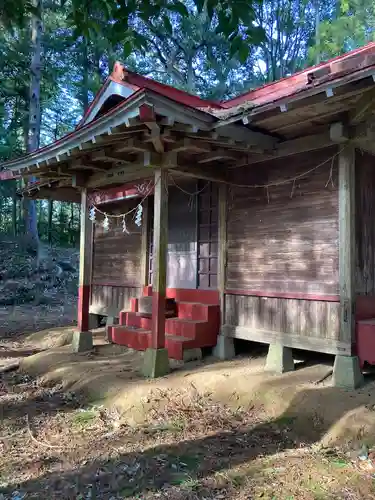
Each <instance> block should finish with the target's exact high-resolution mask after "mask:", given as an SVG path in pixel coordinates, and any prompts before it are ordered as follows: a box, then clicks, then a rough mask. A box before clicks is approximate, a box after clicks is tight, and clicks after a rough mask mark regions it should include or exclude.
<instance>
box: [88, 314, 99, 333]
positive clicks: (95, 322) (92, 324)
mask: <svg viewBox="0 0 375 500" xmlns="http://www.w3.org/2000/svg"><path fill="white" fill-rule="evenodd" d="M96 328H99V316H98V315H97V314H91V313H90V314H89V330H95V329H96Z"/></svg>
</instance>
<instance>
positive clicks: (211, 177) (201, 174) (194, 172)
mask: <svg viewBox="0 0 375 500" xmlns="http://www.w3.org/2000/svg"><path fill="white" fill-rule="evenodd" d="M170 171H171V172H173V173H175V174H178V175H181V176H183V177H190V178H193V179H203V180H206V181H211V182H220V183H224V184H225V183H228V179H227V177H226V175H225V174H222V175H220V174H218V173H217V172H215V173H212V172H211V171H210V170H207V169H203V168H199V167H194V166H178V167H175V168H170Z"/></svg>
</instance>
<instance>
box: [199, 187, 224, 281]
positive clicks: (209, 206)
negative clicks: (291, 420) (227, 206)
mask: <svg viewBox="0 0 375 500" xmlns="http://www.w3.org/2000/svg"><path fill="white" fill-rule="evenodd" d="M199 190H202V191H201V192H200V194H199V195H198V288H203V289H209V288H217V267H218V228H219V225H218V224H219V223H218V220H219V219H218V187H217V185H216V184H213V183H212V182H209V183H205V181H200V182H199Z"/></svg>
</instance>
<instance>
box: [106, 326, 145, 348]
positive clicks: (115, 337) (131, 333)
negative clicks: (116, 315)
mask: <svg viewBox="0 0 375 500" xmlns="http://www.w3.org/2000/svg"><path fill="white" fill-rule="evenodd" d="M111 335H112V337H111V338H112V342H113V343H114V344H119V345H125V346H127V347H131V348H132V349H135V350H137V351H145V350H146V349H147V348H148V347H151V332H150V331H149V330H143V329H140V328H138V329H137V328H134V329H131V328H127V327H126V326H112V327H111Z"/></svg>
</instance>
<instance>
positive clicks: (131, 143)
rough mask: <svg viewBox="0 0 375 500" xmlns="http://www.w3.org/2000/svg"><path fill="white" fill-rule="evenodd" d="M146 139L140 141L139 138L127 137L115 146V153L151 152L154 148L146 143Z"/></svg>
mask: <svg viewBox="0 0 375 500" xmlns="http://www.w3.org/2000/svg"><path fill="white" fill-rule="evenodd" d="M146 140H147V138H146V139H145V140H143V141H140V140H139V139H128V140H126V141H124V142H123V143H121V144H120V145H119V146H118V147H116V148H115V150H114V151H115V153H125V152H132V151H135V152H143V151H150V152H152V151H153V150H154V149H153V148H151V147H150V145H149V144H147V143H146Z"/></svg>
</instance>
